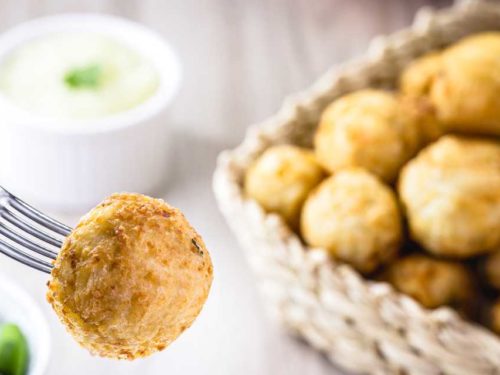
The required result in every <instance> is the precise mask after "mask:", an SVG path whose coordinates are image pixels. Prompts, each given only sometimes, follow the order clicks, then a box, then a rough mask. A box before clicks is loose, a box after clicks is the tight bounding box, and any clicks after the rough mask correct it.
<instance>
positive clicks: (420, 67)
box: [399, 51, 441, 96]
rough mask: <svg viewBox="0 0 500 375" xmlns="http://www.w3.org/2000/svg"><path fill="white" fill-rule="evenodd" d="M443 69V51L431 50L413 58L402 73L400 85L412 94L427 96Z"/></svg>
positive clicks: (402, 89) (404, 90)
mask: <svg viewBox="0 0 500 375" xmlns="http://www.w3.org/2000/svg"><path fill="white" fill-rule="evenodd" d="M440 69H441V52H439V51H434V52H430V53H428V54H426V55H424V56H422V57H420V58H418V59H415V60H413V61H412V62H411V63H410V64H409V65H408V66H407V67H406V68H405V69H404V70H403V73H402V74H401V77H400V80H399V87H400V89H401V91H402V92H404V93H405V94H408V95H411V96H427V95H428V94H429V91H430V89H431V87H432V82H433V80H434V78H435V77H436V75H437V74H438V73H439V71H440Z"/></svg>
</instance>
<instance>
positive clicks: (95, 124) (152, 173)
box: [0, 14, 181, 213]
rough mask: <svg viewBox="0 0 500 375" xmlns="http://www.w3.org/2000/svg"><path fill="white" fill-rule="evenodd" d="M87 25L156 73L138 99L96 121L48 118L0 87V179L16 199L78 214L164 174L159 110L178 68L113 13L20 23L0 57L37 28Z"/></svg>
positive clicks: (165, 151) (144, 32) (147, 186)
mask: <svg viewBox="0 0 500 375" xmlns="http://www.w3.org/2000/svg"><path fill="white" fill-rule="evenodd" d="M70 31H91V32H97V33H101V34H104V35H108V36H111V37H113V38H115V39H117V40H119V41H121V42H122V43H124V44H126V45H128V46H130V47H131V48H133V49H135V50H136V51H138V52H139V53H141V54H143V55H144V56H145V57H146V58H148V59H149V60H150V61H151V62H152V63H153V64H154V66H155V67H156V69H157V70H158V72H159V75H160V87H159V89H158V91H157V92H156V93H155V94H154V95H153V96H152V97H151V98H149V99H148V100H146V101H145V102H144V103H143V104H141V105H139V106H137V107H134V108H132V109H130V110H127V111H124V112H121V113H118V114H116V115H111V116H107V117H103V118H99V119H96V120H70V121H68V120H50V119H46V118H40V117H37V116H33V115H31V114H29V113H26V112H23V111H22V110H20V109H18V108H17V107H15V106H14V105H13V104H12V103H10V102H9V100H8V99H6V98H5V97H3V96H2V95H1V93H0V185H2V186H4V187H5V188H7V189H8V190H10V191H11V192H12V193H14V194H16V195H18V196H19V197H21V198H22V199H24V200H26V201H28V202H30V203H33V204H37V205H40V206H42V207H46V208H49V209H53V210H58V211H62V212H75V213H76V212H79V211H83V210H86V209H88V208H90V207H92V206H94V205H95V204H96V203H98V202H99V201H101V200H102V199H103V198H104V197H106V196H107V195H109V194H111V193H113V192H117V191H133V192H140V193H145V194H147V193H154V192H155V190H157V189H159V188H161V186H162V184H163V183H164V182H165V178H166V176H167V173H168V170H167V168H168V161H169V140H170V134H171V132H170V131H169V130H170V129H171V126H169V123H168V120H167V117H166V116H165V114H166V110H167V109H168V107H169V104H170V102H171V100H172V99H173V97H174V95H175V94H176V92H177V90H178V87H179V83H180V79H181V69H180V64H179V62H178V59H177V57H176V55H175V53H174V52H173V51H172V49H171V48H170V47H169V45H168V44H167V43H166V42H165V41H164V40H163V39H162V38H161V37H160V36H159V35H157V34H156V33H155V32H153V31H151V30H149V29H147V28H146V27H144V26H142V25H140V24H137V23H134V22H131V21H128V20H125V19H120V18H117V17H113V16H107V15H97V14H64V15H57V16H50V17H45V18H40V19H36V20H32V21H29V22H26V23H23V24H21V25H19V26H17V27H15V28H13V29H11V30H10V31H7V32H6V33H4V34H2V35H1V36H0V61H1V60H2V59H3V58H5V56H7V55H8V54H9V53H10V52H11V51H12V50H13V49H14V48H15V47H17V46H19V45H20V44H22V43H25V42H26V41H28V40H30V39H33V38H37V37H40V36H43V35H44V34H50V33H56V32H70Z"/></svg>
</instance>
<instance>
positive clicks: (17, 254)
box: [0, 240, 52, 273]
mask: <svg viewBox="0 0 500 375" xmlns="http://www.w3.org/2000/svg"><path fill="white" fill-rule="evenodd" d="M0 252H1V253H3V254H5V255H7V256H8V257H10V258H12V259H14V260H17V261H18V262H21V263H23V264H25V265H27V266H30V267H32V268H35V269H37V270H39V271H42V272H45V273H50V272H51V270H52V264H50V263H48V262H44V261H42V260H40V259H38V258H35V257H34V256H32V255H29V254H27V253H25V252H24V251H22V250H20V249H16V248H15V247H13V246H11V245H9V244H8V243H6V242H3V241H2V240H0Z"/></svg>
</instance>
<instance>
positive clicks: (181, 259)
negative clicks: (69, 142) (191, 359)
mask: <svg viewBox="0 0 500 375" xmlns="http://www.w3.org/2000/svg"><path fill="white" fill-rule="evenodd" d="M51 276H52V277H51V280H50V281H49V283H48V292H47V299H48V301H49V302H50V304H51V305H52V307H53V308H54V310H55V312H56V314H57V315H58V316H59V319H60V320H61V322H62V323H63V324H64V325H65V326H66V328H67V330H68V331H69V332H70V333H71V334H72V335H73V337H74V338H75V339H76V340H77V341H78V342H79V343H80V344H81V345H82V346H83V347H85V348H87V349H88V350H89V351H90V352H91V353H92V354H96V355H99V356H102V357H110V358H120V359H134V358H138V357H145V356H147V355H150V354H152V353H154V352H156V351H159V350H163V349H164V348H165V347H167V346H168V345H169V344H170V343H171V342H172V341H174V340H175V339H176V338H177V336H179V335H180V334H181V333H182V332H183V331H184V330H185V329H186V328H188V327H189V326H190V325H191V324H192V322H193V321H194V319H195V318H196V316H197V315H198V314H199V312H200V310H201V308H202V306H203V304H204V302H205V300H206V298H207V296H208V292H209V289H210V285H211V282H212V263H211V260H210V256H209V254H208V251H207V249H206V248H205V244H204V243H203V240H202V239H201V237H200V236H199V235H198V234H197V233H196V231H195V230H194V229H193V228H192V227H191V225H190V224H189V223H188V222H187V220H186V219H185V218H184V216H183V214H182V213H181V212H180V211H179V210H178V209H176V208H173V207H171V206H169V205H168V204H167V203H165V202H163V201H162V200H158V199H153V198H149V197H146V196H143V195H139V194H114V195H112V196H111V197H109V198H108V199H106V200H105V201H104V202H102V203H101V204H100V205H98V206H97V207H95V208H94V209H93V210H91V211H90V212H89V213H88V214H87V215H85V216H84V217H83V218H82V219H81V220H80V222H79V224H78V225H77V226H76V228H75V229H74V230H73V231H72V233H71V234H70V235H69V236H68V237H67V238H66V240H65V242H64V244H63V247H62V249H61V251H60V253H59V255H58V257H57V260H56V261H55V266H54V269H53V271H52V275H51Z"/></svg>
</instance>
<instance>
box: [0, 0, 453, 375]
mask: <svg viewBox="0 0 500 375" xmlns="http://www.w3.org/2000/svg"><path fill="white" fill-rule="evenodd" d="M450 3H451V1H445V0H440V1H426V0H313V1H311V0H273V1H265V0H204V1H195V0H182V1H181V0H135V1H128V0H79V1H63V0H2V1H1V2H0V32H3V31H5V30H7V29H9V28H11V27H13V26H15V25H16V24H18V23H20V22H22V21H26V20H29V19H32V18H36V17H40V16H45V15H52V14H59V13H64V12H98V13H106V14H113V15H117V16H120V17H125V18H129V19H131V20H134V21H138V22H141V23H143V24H145V25H147V26H148V27H150V28H151V29H153V30H155V31H157V32H158V33H160V34H161V35H162V36H163V37H164V38H165V39H166V40H167V41H168V42H169V43H170V44H171V45H172V47H173V48H174V50H175V51H176V53H177V54H178V55H179V58H180V61H181V65H182V69H183V81H182V83H181V87H180V91H179V93H178V95H177V96H176V97H175V99H174V101H173V102H172V104H171V106H170V109H169V113H168V116H166V117H165V118H164V121H165V124H166V126H169V127H171V128H172V131H173V135H172V137H173V139H174V140H175V142H174V143H173V145H172V147H173V149H172V153H173V155H174V159H173V160H174V162H173V163H172V168H170V169H169V168H167V166H165V171H167V170H168V172H165V173H168V184H167V185H165V187H164V188H163V189H162V191H161V192H160V193H158V194H159V195H161V196H162V197H163V198H165V199H166V200H167V201H168V202H169V203H171V204H172V205H174V206H177V207H179V208H181V209H182V210H183V211H184V212H185V214H186V216H187V217H188V218H189V220H190V221H191V222H192V224H193V225H194V226H195V227H196V228H197V229H198V231H199V232H200V233H201V235H202V236H203V237H204V239H205V242H206V243H207V246H208V248H209V250H210V251H211V254H212V257H213V260H214V268H215V281H214V285H213V289H212V292H211V295H210V298H209V300H208V302H207V304H206V306H205V308H204V310H203V312H202V314H201V315H200V317H199V318H198V320H197V321H196V322H195V324H194V325H193V326H192V327H191V328H190V329H189V330H188V331H187V332H186V333H185V334H183V335H182V336H181V337H180V338H179V339H178V340H177V341H176V342H175V343H173V344H172V345H171V346H170V347H169V348H168V349H167V350H165V351H164V352H162V353H159V354H156V355H153V356H152V357H150V358H147V359H145V360H137V361H135V362H123V361H122V362H118V361H111V360H104V359H100V358H96V357H91V356H90V355H89V354H88V353H87V351H85V350H84V349H81V348H80V347H79V346H78V345H77V344H76V342H74V341H73V339H72V338H71V337H70V336H69V335H68V334H67V333H66V332H65V330H64V327H63V326H62V325H61V324H60V323H59V322H58V320H57V317H56V316H55V314H54V313H53V312H52V310H51V309H50V307H49V306H48V304H47V303H46V302H45V297H44V296H45V284H46V281H47V276H46V275H45V274H42V273H39V272H36V271H34V270H31V269H29V268H26V267H24V266H21V265H19V264H17V263H15V262H13V261H11V260H10V259H7V258H6V257H4V256H0V274H2V275H6V276H7V277H9V278H10V279H15V280H16V281H17V283H18V284H20V285H21V286H23V287H24V288H25V289H26V290H27V291H28V292H29V294H30V295H31V296H32V297H33V298H34V299H35V300H36V302H38V304H39V305H40V307H41V308H42V311H43V313H44V315H45V317H46V318H47V320H48V321H49V326H50V333H51V336H52V350H51V356H50V363H49V368H48V371H47V374H51V375H52V374H54V375H63V374H74V375H80V374H82V375H83V374H95V375H98V374H142V375H149V374H162V373H167V372H168V373H170V374H186V375H187V374H221V375H224V374H228V375H229V374H235V373H240V374H269V375H270V374H318V375H319V374H341V372H340V371H339V370H338V369H336V368H335V367H334V366H332V365H331V364H330V363H329V362H328V361H327V360H326V359H325V358H323V357H322V356H321V355H320V354H318V353H317V352H316V351H314V350H312V349H310V348H308V347H307V346H306V345H305V344H303V343H301V342H300V341H298V340H296V339H294V338H292V337H290V336H289V335H288V334H287V333H286V332H285V331H284V330H282V329H281V327H280V326H278V325H277V324H275V323H274V322H273V321H272V319H271V318H269V317H268V315H267V314H266V313H265V307H264V306H263V305H262V304H261V303H260V301H259V298H258V296H257V291H256V289H255V287H254V280H253V277H252V275H251V273H250V271H249V269H248V268H247V266H246V264H245V260H244V259H243V254H242V252H241V251H240V250H239V248H238V244H237V243H236V241H235V239H234V238H233V236H232V235H231V233H230V232H229V230H228V229H227V228H226V225H225V224H224V222H223V220H222V217H221V216H220V214H219V212H218V210H217V207H216V205H215V201H214V198H213V195H212V192H211V177H212V172H213V169H214V167H215V162H216V156H217V154H218V153H219V152H220V151H221V150H223V149H226V148H231V147H233V146H235V145H236V144H237V143H238V142H239V141H241V139H242V137H243V136H244V133H245V129H246V128H247V127H248V126H249V125H250V124H252V123H255V122H258V121H261V120H263V119H265V118H266V117H267V116H270V115H272V114H273V113H274V112H276V111H277V109H278V108H279V106H280V104H281V102H282V101H283V99H284V98H285V97H286V96H287V95H289V94H291V93H294V92H296V91H298V90H301V89H304V88H306V87H307V86H308V85H309V84H311V83H312V82H313V81H314V80H315V79H317V78H318V77H319V75H320V74H321V73H323V72H324V71H325V70H327V69H328V68H329V67H331V66H332V65H334V64H336V63H339V62H343V61H345V60H348V59H350V58H353V57H355V56H357V55H359V54H361V53H362V52H363V51H364V50H366V48H367V47H368V44H369V41H370V39H372V38H373V37H374V36H376V35H379V34H386V33H390V32H392V31H395V30H397V29H400V28H402V27H405V26H408V25H409V24H410V23H411V21H412V19H413V16H414V14H415V12H416V11H417V10H418V9H419V8H420V7H422V6H433V7H442V6H446V5H449V4H450ZM0 121H2V120H1V115H0ZM0 162H2V161H0ZM19 173H22V171H20V172H19ZM96 203H97V202H96ZM48 213H49V214H52V215H54V216H55V217H57V218H59V219H60V220H62V221H64V222H65V223H67V224H68V225H74V224H75V223H76V221H77V219H78V217H79V215H80V214H81V213H83V212H75V213H73V214H71V215H67V214H65V215H63V214H61V213H59V212H56V211H53V212H48ZM0 313H1V312H0ZM0 315H1V314H0Z"/></svg>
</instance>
